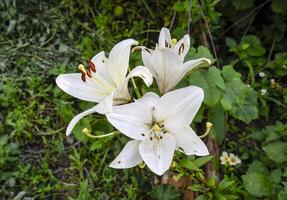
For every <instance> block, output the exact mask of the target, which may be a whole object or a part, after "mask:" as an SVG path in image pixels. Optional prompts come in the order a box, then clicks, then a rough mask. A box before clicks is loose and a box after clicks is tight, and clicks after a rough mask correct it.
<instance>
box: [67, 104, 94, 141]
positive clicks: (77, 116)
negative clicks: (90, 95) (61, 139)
mask: <svg viewBox="0 0 287 200" xmlns="http://www.w3.org/2000/svg"><path fill="white" fill-rule="evenodd" d="M95 112H96V110H95V107H92V108H90V109H88V110H86V111H84V112H81V113H80V114H77V115H76V116H75V117H74V118H73V119H72V120H71V121H70V123H69V125H68V127H67V129H66V136H68V135H70V134H71V132H72V130H73V128H74V127H75V125H76V124H77V123H78V122H79V121H80V119H82V118H83V117H85V116H87V115H89V114H92V113H95Z"/></svg>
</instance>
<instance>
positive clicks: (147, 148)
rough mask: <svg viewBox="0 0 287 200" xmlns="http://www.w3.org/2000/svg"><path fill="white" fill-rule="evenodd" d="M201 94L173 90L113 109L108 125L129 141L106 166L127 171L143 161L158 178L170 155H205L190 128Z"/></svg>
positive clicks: (192, 89)
mask: <svg viewBox="0 0 287 200" xmlns="http://www.w3.org/2000/svg"><path fill="white" fill-rule="evenodd" d="M203 97H204V93H203V90H202V89H201V88H199V87H196V86H189V87H186V88H182V89H178V90H174V91H171V92H168V93H166V94H165V95H163V96H162V97H159V96H158V95H157V94H155V93H152V92H149V93H147V94H145V95H144V97H142V98H141V99H139V100H137V101H136V102H134V103H129V104H125V105H119V106H114V107H113V111H112V112H111V113H109V114H107V115H106V116H107V118H108V121H109V122H110V123H111V124H112V125H113V126H114V127H116V128H117V129H118V130H119V131H121V132H122V133H123V134H125V135H126V136H128V137H130V138H132V139H133V140H131V141H129V142H128V143H127V144H126V146H125V147H124V149H123V150H122V151H121V153H120V154H119V155H118V156H117V157H116V159H115V160H114V161H113V162H112V163H111V164H110V167H113V168H130V167H134V166H136V165H137V164H139V163H141V162H142V161H144V162H145V163H146V165H147V166H148V167H149V168H150V169H151V170H152V171H153V172H154V173H156V174H158V175H162V174H163V173H164V172H165V171H167V170H168V169H169V167H170V165H171V162H172V159H173V155H174V151H175V150H176V149H180V150H181V151H183V152H184V153H185V154H187V155H198V156H205V155H208V154H209V153H208V149H207V147H206V145H205V144H204V142H203V141H202V140H201V139H200V138H199V137H198V136H197V135H196V133H195V132H194V131H193V130H192V128H191V127H190V123H191V122H192V120H193V118H194V116H195V115H196V113H197V111H198V110H199V108H200V105H201V103H202V101H203Z"/></svg>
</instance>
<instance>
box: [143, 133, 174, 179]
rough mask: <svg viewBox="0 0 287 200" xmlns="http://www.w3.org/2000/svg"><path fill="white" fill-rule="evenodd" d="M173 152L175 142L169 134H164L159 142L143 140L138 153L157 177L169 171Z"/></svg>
mask: <svg viewBox="0 0 287 200" xmlns="http://www.w3.org/2000/svg"><path fill="white" fill-rule="evenodd" d="M174 150H175V141H174V138H173V136H172V135H171V134H168V133H166V134H164V135H163V137H162V139H161V140H160V141H156V140H155V139H153V140H152V141H150V140H149V139H147V140H144V141H142V142H141V143H140V145H139V152H140V155H141V157H142V159H143V160H144V162H145V163H146V164H147V166H148V167H149V168H150V170H151V171H153V172H154V173H156V174H157V175H162V174H163V173H164V172H165V171H167V170H168V169H169V166H170V164H171V162H172V158H173V154H174Z"/></svg>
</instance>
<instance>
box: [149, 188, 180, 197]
mask: <svg viewBox="0 0 287 200" xmlns="http://www.w3.org/2000/svg"><path fill="white" fill-rule="evenodd" d="M150 197H151V199H152V200H162V199H165V200H179V199H180V192H179V190H178V189H176V188H175V187H173V186H170V185H158V186H155V187H154V188H153V189H152V191H151V192H150Z"/></svg>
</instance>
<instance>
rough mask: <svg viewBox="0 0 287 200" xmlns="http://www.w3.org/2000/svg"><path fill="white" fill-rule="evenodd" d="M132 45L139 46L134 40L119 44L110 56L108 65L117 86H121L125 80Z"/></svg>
mask: <svg viewBox="0 0 287 200" xmlns="http://www.w3.org/2000/svg"><path fill="white" fill-rule="evenodd" d="M132 45H137V41H135V40H133V39H126V40H123V41H121V42H119V43H117V44H116V45H115V46H114V47H113V48H112V50H111V52H110V54H109V61H108V63H109V70H110V74H111V76H112V78H113V81H114V82H115V83H116V84H117V85H119V84H121V83H122V82H123V81H124V80H125V77H126V74H127V71H128V66H129V59H130V49H131V46H132Z"/></svg>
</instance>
